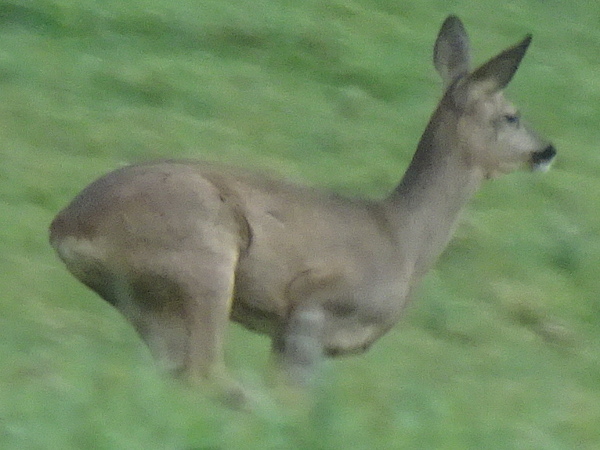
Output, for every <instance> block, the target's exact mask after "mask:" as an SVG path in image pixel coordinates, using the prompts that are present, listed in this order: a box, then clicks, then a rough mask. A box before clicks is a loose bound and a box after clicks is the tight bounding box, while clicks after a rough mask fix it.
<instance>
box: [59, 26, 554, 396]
mask: <svg viewBox="0 0 600 450" xmlns="http://www.w3.org/2000/svg"><path fill="white" fill-rule="evenodd" d="M529 41H530V38H529V37H528V38H526V39H525V40H523V41H522V42H521V43H519V44H517V45H516V46H514V47H511V48H509V49H508V50H506V51H504V52H502V53H501V54H499V55H498V56H496V57H495V58H493V59H492V60H490V61H489V62H488V63H486V64H484V65H483V66H481V67H480V68H479V69H477V70H476V71H474V72H471V73H469V71H468V70H469V48H468V47H469V43H468V38H467V35H466V33H465V32H464V29H463V26H462V24H461V22H460V21H459V20H458V19H457V18H456V17H453V16H450V17H449V18H448V19H447V20H446V21H445V22H444V25H443V26H442V29H441V30H440V34H439V36H438V39H437V42H436V46H435V51H434V62H435V66H436V68H437V69H438V72H440V74H441V75H442V78H443V80H444V83H445V86H446V92H445V95H444V97H443V98H442V100H441V102H440V104H439V106H438V108H437V109H436V111H435V112H434V114H433V116H432V118H431V120H430V122H429V124H428V126H427V128H426V130H425V132H424V134H423V137H422V139H421V141H420V143H419V145H418V148H417V151H416V153H415V155H414V158H413V160H412V162H411V164H410V166H409V168H408V170H407V172H406V174H405V175H404V177H403V179H402V181H401V182H400V184H399V185H398V186H397V187H396V189H394V190H393V191H392V193H391V194H390V195H389V196H388V197H387V198H385V199H383V200H381V201H369V200H360V199H348V198H343V197H340V196H338V195H335V194H333V193H329V192H323V191H320V190H316V189H312V188H308V187H302V186H297V185H294V184H290V183H287V182H285V181H279V180H275V179H271V178H268V177H264V176H259V175H254V174H250V173H247V172H245V171H243V170H238V169H233V168H224V167H218V166H215V165H210V164H206V163H201V162H195V161H159V162H151V163H146V164H140V165H135V166H130V167H125V168H123V169H120V170H117V171H114V172H112V173H109V174H108V175H106V176H104V177H102V178H100V179H99V180H97V181H95V182H94V183H92V184H91V185H89V186H88V187H87V188H85V189H84V190H83V191H82V192H81V193H80V194H79V195H78V196H77V197H76V198H75V199H74V200H73V201H72V203H71V204H70V205H69V206H67V207H66V208H65V209H64V210H63V211H61V212H60V213H59V214H58V216H57V217H56V218H55V220H54V222H53V223H52V225H51V228H50V240H51V243H52V245H53V247H54V248H55V249H56V251H57V252H58V254H59V256H60V258H61V259H62V260H63V261H64V262H65V264H66V266H67V268H68V269H69V270H70V271H71V272H72V273H73V274H74V275H75V276H76V277H77V278H79V279H80V280H81V281H82V282H83V283H85V284H86V285H87V286H89V287H90V288H91V289H93V290H94V291H96V292H97V293H98V294H99V295H101V296H102V297H103V298H104V299H106V300H107V301H108V302H109V303H111V304H112V305H114V306H115V307H116V308H117V309H119V310H120V311H121V312H122V313H123V314H124V315H125V316H126V317H127V318H128V319H129V320H130V321H131V323H132V324H133V325H134V326H135V328H136V329H137V330H138V332H139V333H140V335H141V336H142V338H143V339H144V340H145V341H146V342H147V343H148V345H149V347H150V349H151V350H152V352H153V354H154V355H155V356H156V358H157V359H158V360H159V361H161V362H162V363H163V364H164V365H165V366H166V367H167V368H169V369H171V370H173V371H175V372H182V373H184V374H185V375H186V376H187V377H189V378H190V379H192V380H200V379H209V380H216V381H217V382H218V383H219V384H223V385H225V389H226V390H227V389H230V390H235V389H237V388H236V387H234V385H233V384H231V383H230V382H228V381H226V380H227V378H226V376H225V375H224V368H223V339H224V335H225V330H226V326H227V322H228V320H229V319H230V318H231V319H233V320H235V321H237V322H239V323H241V324H243V325H245V326H246V327H248V328H250V329H252V330H254V331H258V332H261V333H265V334H267V335H269V336H271V338H272V340H273V351H274V353H275V355H276V357H277V358H276V359H277V360H278V362H279V363H280V365H281V367H282V369H283V371H284V372H285V373H287V375H288V377H289V378H291V379H292V380H293V381H296V382H298V383H300V384H303V383H307V382H308V381H309V380H310V378H311V376H312V375H311V374H312V373H313V369H314V366H315V364H316V363H317V361H318V360H319V358H320V356H321V355H341V354H347V353H355V352H361V351H364V350H365V349H367V348H368V347H369V346H370V345H371V344H372V343H373V342H374V341H376V340H377V339H378V338H379V337H380V336H381V335H382V334H384V333H385V332H386V331H387V330H388V329H389V328H390V327H392V326H393V325H394V324H395V323H397V321H398V320H399V319H400V317H401V315H402V312H403V310H404V308H405V305H406V304H407V302H408V300H409V298H410V294H411V292H412V291H413V290H414V287H415V286H416V284H417V283H418V282H419V281H420V279H421V278H422V277H423V275H424V274H425V273H426V272H427V270H428V269H429V268H430V267H431V265H432V264H433V263H434V262H435V260H436V258H437V257H438V256H439V254H440V253H441V252H442V251H443V249H444V247H445V246H446V244H447V242H448V240H449V239H450V236H451V233H452V231H453V229H454V226H455V223H456V221H457V218H458V216H459V213H460V211H461V210H462V208H463V207H464V205H465V204H466V202H467V201H468V200H469V198H470V197H471V196H472V195H473V194H474V192H475V191H476V190H477V189H478V188H479V186H480V185H481V183H482V182H483V181H484V180H485V179H486V178H490V177H494V176H497V175H499V174H501V173H505V172H509V171H512V170H514V169H516V168H518V167H519V166H522V165H524V164H528V165H530V166H531V167H540V166H543V165H547V163H549V161H550V160H551V159H552V157H553V156H554V153H555V151H554V148H553V147H552V146H551V145H550V144H548V143H547V142H546V141H545V140H543V139H541V138H540V137H539V136H538V135H536V134H535V133H533V132H532V131H531V130H529V129H528V127H527V126H526V125H525V124H523V123H522V122H520V121H519V123H516V119H515V115H516V114H517V113H516V110H515V108H514V107H513V106H512V105H511V104H510V103H509V102H508V101H507V100H506V99H505V98H504V96H503V95H502V89H503V88H504V87H505V85H506V84H507V83H508V82H509V81H510V79H511V78H512V76H513V74H514V72H515V71H516V69H517V67H518V65H519V63H520V61H521V58H522V57H523V55H524V53H525V50H526V49H527V46H528V44H529Z"/></svg>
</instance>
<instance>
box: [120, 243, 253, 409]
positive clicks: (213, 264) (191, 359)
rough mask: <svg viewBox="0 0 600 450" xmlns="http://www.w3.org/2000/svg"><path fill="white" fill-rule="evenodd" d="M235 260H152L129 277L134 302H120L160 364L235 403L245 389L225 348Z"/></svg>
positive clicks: (199, 255) (232, 255)
mask: <svg viewBox="0 0 600 450" xmlns="http://www.w3.org/2000/svg"><path fill="white" fill-rule="evenodd" d="M161 261H162V262H161ZM236 264H237V251H233V250H232V251H229V252H226V251H225V250H222V251H220V252H218V253H216V252H208V251H205V252H201V251H196V252H192V251H190V252H189V253H187V254H177V255H172V256H171V257H169V258H165V257H164V255H163V257H160V258H153V259H152V263H151V267H144V268H140V267H139V266H137V267H136V270H135V272H134V273H133V274H131V275H130V276H128V281H127V285H128V286H127V288H126V289H124V291H128V294H127V295H124V296H122V298H125V299H127V300H130V301H126V302H122V301H121V302H119V303H120V304H119V305H118V307H119V309H121V310H122V312H123V313H124V314H125V315H126V316H127V317H128V318H129V319H130V321H131V322H132V323H133V324H134V326H135V327H136V329H137V330H138V332H139V334H140V335H141V336H142V338H143V339H144V341H145V342H146V343H147V344H148V346H149V347H150V351H151V352H152V354H153V356H154V357H155V358H156V359H157V360H158V361H159V364H160V365H161V366H163V367H165V368H167V369H169V370H170V371H171V372H174V373H176V374H177V375H179V376H181V377H183V378H185V379H186V380H187V381H189V382H191V383H201V384H208V385H209V386H211V387H216V388H217V391H219V395H220V396H222V397H223V398H224V399H225V400H226V401H228V402H230V403H231V404H233V405H234V406H238V404H240V403H242V402H243V401H244V393H243V391H242V389H241V388H240V387H239V386H238V385H237V384H236V383H235V382H234V381H233V380H232V379H230V378H229V377H228V376H227V374H226V370H225V365H224V358H223V348H224V338H225V334H226V331H227V325H228V321H229V314H230V307H231V299H232V295H233V284H234V273H235V266H236Z"/></svg>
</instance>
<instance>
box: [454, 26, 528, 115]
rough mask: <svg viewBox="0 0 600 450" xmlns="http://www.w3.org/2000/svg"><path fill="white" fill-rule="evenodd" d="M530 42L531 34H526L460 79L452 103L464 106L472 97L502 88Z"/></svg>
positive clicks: (512, 73)
mask: <svg viewBox="0 0 600 450" xmlns="http://www.w3.org/2000/svg"><path fill="white" fill-rule="evenodd" d="M530 43H531V35H530V34H528V35H527V36H526V37H525V39H523V40H522V41H521V42H519V43H518V44H516V45H514V46H513V47H510V48H508V49H506V50H504V51H503V52H502V53H500V54H498V55H497V56H495V57H493V58H492V59H490V60H489V61H488V62H486V63H485V64H483V65H482V66H480V67H479V68H477V69H476V70H475V71H474V72H472V73H471V74H470V75H469V76H468V77H466V78H463V79H462V80H460V81H459V82H458V83H457V84H456V85H455V86H454V91H453V93H452V97H453V99H454V103H455V104H456V105H457V106H458V107H459V108H466V107H467V105H468V103H469V101H471V100H472V99H473V98H477V97H478V96H479V95H483V94H488V95H489V94H491V93H495V92H498V91H500V90H502V89H504V88H505V87H506V85H507V84H508V83H509V82H510V80H511V79H512V77H513V75H514V74H515V72H516V71H517V69H518V68H519V64H521V60H522V59H523V56H525V52H526V51H527V47H529V44H530Z"/></svg>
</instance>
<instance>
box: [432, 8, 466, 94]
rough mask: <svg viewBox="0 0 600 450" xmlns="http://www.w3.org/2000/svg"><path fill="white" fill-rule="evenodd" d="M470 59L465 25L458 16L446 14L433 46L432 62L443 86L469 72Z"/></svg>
mask: <svg viewBox="0 0 600 450" xmlns="http://www.w3.org/2000/svg"><path fill="white" fill-rule="evenodd" d="M470 60H471V52H470V49H469V36H467V32H466V31H465V27H464V26H463V24H462V22H461V21H460V19H459V18H458V17H456V16H448V17H447V18H446V20H445V21H444V23H443V24H442V27H441V28H440V32H439V33H438V37H437V39H436V41H435V46H434V47H433V64H434V66H435V68H436V70H437V71H438V73H439V74H440V76H441V77H442V80H443V81H444V86H445V87H448V86H450V85H451V84H452V83H453V82H454V81H455V80H456V79H457V78H459V77H461V76H464V75H466V74H467V73H469V67H470V62H471V61H470Z"/></svg>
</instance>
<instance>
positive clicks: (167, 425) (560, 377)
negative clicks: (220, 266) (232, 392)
mask: <svg viewBox="0 0 600 450" xmlns="http://www.w3.org/2000/svg"><path fill="white" fill-rule="evenodd" d="M404 3H408V2H399V1H397V0H355V1H352V0H326V1H306V2H297V1H294V2H291V1H283V0H279V1H262V0H253V1H242V0H238V1H235V2H233V1H212V0H205V1H202V2H199V1H197V0H179V1H177V2H168V1H166V0H145V1H142V0H128V1H127V2H123V1H116V0H113V1H104V2H96V1H93V0H77V1H75V0H54V1H52V0H31V1H28V2H18V1H17V0H15V1H14V2H4V1H1V2H0V24H1V25H2V26H1V27H0V42H2V45H1V46H0V83H1V89H0V136H1V139H2V146H1V147H0V161H1V164H0V217H1V218H2V224H3V225H2V227H0V245H1V246H2V252H1V254H0V285H1V286H2V287H3V289H2V296H1V302H0V446H1V447H2V448H32V449H33V448H40V449H41V448H61V449H66V448H106V449H113V448H115V449H116V448H128V449H136V448H139V449H142V448H144V449H147V448H165V449H166V448H170V449H183V448H300V447H304V448H317V447H321V448H349V449H361V448H409V449H410V448H440V449H446V448H447V449H456V448H474V449H480V448H486V449H493V448H498V449H506V448H520V449H529V448H531V449H534V448H535V449H539V448H545V449H572V448H590V449H591V448H597V447H598V445H600V429H599V428H598V426H597V424H598V423H600V306H599V303H598V301H597V293H598V292H599V291H600V289H599V288H600V286H599V284H600V282H599V281H598V276H597V267H598V255H599V253H600V239H599V235H600V234H599V229H598V228H599V226H598V223H599V222H600V221H599V220H598V213H597V208H596V207H595V205H596V204H597V199H598V197H599V195H600V183H599V182H598V181H597V179H596V174H597V173H598V170H599V169H600V157H599V156H598V155H599V154H598V150H597V148H596V147H597V143H598V142H599V138H600V131H599V128H598V126H597V124H598V123H599V119H600V115H599V113H598V107H597V105H598V104H599V100H600V98H599V97H600V77H598V63H597V55H598V54H599V53H600V31H598V30H600V26H599V25H600V24H599V23H598V17H599V16H600V8H599V7H598V6H597V5H595V4H594V3H593V2H561V1H558V0H547V1H535V0H529V1H525V2H512V1H509V2H503V3H500V4H499V3H498V2H489V4H488V5H483V4H482V2H479V1H474V0H473V1H451V2H448V1H441V0H438V1H434V0H424V1H421V2H418V3H414V4H409V5H405V4H404ZM579 3H580V4H582V5H583V4H584V3H587V5H586V6H577V4H579ZM574 4H575V5H574ZM450 12H454V13H457V14H459V15H460V16H461V17H462V18H463V20H464V22H465V23H466V25H467V28H468V30H469V31H470V34H471V37H472V41H473V44H474V47H475V56H476V58H475V59H476V61H481V60H482V58H487V57H490V56H492V55H493V53H494V52H497V51H499V50H500V49H502V48H503V47H504V46H507V45H509V44H512V43H513V42H516V41H517V40H518V39H519V38H521V37H522V35H524V34H525V33H526V32H533V33H534V36H535V40H534V44H533V46H532V48H531V51H530V54H529V55H528V56H527V58H526V60H525V63H524V65H523V67H522V69H521V70H520V72H519V74H518V75H517V77H516V79H515V83H514V85H513V86H512V87H511V95H512V97H513V98H514V99H515V100H516V101H517V103H518V104H519V105H520V106H521V107H522V109H523V110H524V111H525V113H526V115H527V117H528V118H529V119H530V120H531V121H533V122H534V123H535V124H536V126H537V128H538V129H540V130H541V131H543V132H544V133H545V134H548V135H549V136H551V137H552V139H553V140H554V141H555V144H556V145H557V147H558V149H559V151H561V153H560V159H559V161H558V162H557V164H556V166H555V169H554V170H553V171H552V172H551V173H550V174H548V175H547V176H543V177H541V176H537V175H531V174H515V175H511V176H510V177H507V178H504V179H502V180H498V181H495V182H493V183H489V184H488V185H487V186H486V187H485V189H484V190H483V191H482V192H481V193H480V194H479V195H478V197H477V198H476V199H475V201H474V202H473V204H472V205H471V207H470V208H469V210H468V212H467V213H466V214H465V217H464V221H463V225H462V227H461V229H460V230H459V233H458V236H457V238H456V239H455V240H454V241H453V243H452V244H451V246H450V248H449V249H448V251H447V252H446V254H445V255H444V257H443V258H442V260H441V261H440V263H439V264H438V266H437V268H436V269H435V270H434V271H433V272H432V273H431V274H430V276H429V277H428V278H427V280H426V282H425V283H424V286H423V288H422V289H421V293H420V296H419V301H418V302H417V303H416V304H415V305H414V306H413V307H412V309H411V310H410V311H409V313H408V315H407V317H406V319H405V321H404V322H403V323H402V324H401V326H399V327H397V328H396V329H395V330H394V331H393V332H391V333H390V334H389V335H388V336H386V337H385V338H384V339H382V341H381V342H380V343H378V344H377V345H376V346H375V347H374V348H373V350H372V351H370V352H369V353H368V354H366V355H364V356H361V357H357V358H350V359H347V360H343V361H339V362H332V363H330V364H328V366H327V372H328V374H329V375H328V377H329V378H328V383H327V386H326V387H325V388H324V389H323V391H324V392H323V394H322V402H321V405H320V406H319V408H318V409H317V411H316V412H315V421H314V422H315V423H313V424H308V426H299V425H297V424H294V421H293V420H292V419H290V418H286V416H285V414H282V413H281V411H278V410H277V408H276V407H275V406H274V405H273V404H272V403H271V402H270V401H269V400H268V397H266V396H265V404H264V410H263V411H261V412H259V413H256V414H253V415H241V414H237V413H232V412H230V411H227V410H223V409H220V407H219V406H217V405H214V404H212V403H211V402H210V401H208V400H206V399H204V398H203V397H202V395H200V394H198V393H194V392H190V391H187V390H185V389H184V388H182V387H181V386H178V385H173V384H171V383H169V382H168V381H165V380H163V379H161V378H160V377H159V376H158V374H157V373H156V371H155V369H154V368H153V366H152V362H151V360H150V358H149V355H148V353H147V351H146V350H145V348H144V347H143V345H142V344H141V343H140V342H139V340H138V339H137V337H136V336H135V334H134V332H133V331H132V330H131V329H130V327H129V326H128V325H127V324H126V323H125V321H124V320H123V319H122V318H121V317H120V316H119V315H118V314H117V313H115V312H114V311H113V310H111V309H110V308H109V307H108V306H107V305H105V304H104V303H103V302H101V301H99V300H98V299H97V298H96V297H95V296H94V295H93V294H92V293H91V292H89V291H87V290H86V289H85V288H83V286H80V285H79V284H77V283H76V282H75V281H74V279H72V277H70V276H69V275H68V274H67V273H66V271H65V270H64V269H63V268H62V267H61V265H60V264H59V263H58V262H57V260H56V259H55V257H54V255H53V254H52V252H51V250H50V248H49V246H48V245H47V242H46V228H47V225H48V223H49V221H50V220H51V218H52V216H53V214H55V212H56V211H57V210H58V209H59V208H60V207H62V206H63V205H64V204H65V203H66V202H67V201H68V200H69V199H70V198H71V197H72V196H73V195H74V194H75V193H76V192H77V191H78V190H79V189H81V188H82V187H83V186H84V185H85V184H87V183H88V182H89V181H91V180H92V179H93V178H95V177H96V176H98V175H100V174H102V173H105V172H106V171H108V170H111V169H113V168H115V167H117V166H119V165H121V164H124V163H128V162H133V161H139V160H144V159H148V158H153V157H202V158H205V159H212V160H221V161H229V162H234V163H236V164H238V165H245V166H256V167H267V168H269V169H271V170H273V171H275V172H279V173H281V174H283V175H286V176H288V177H290V178H292V179H297V180H302V181H305V182H307V183H311V184H315V185H321V186H324V187H328V188H331V189H335V190H338V191H340V192H351V193H362V194H364V195H381V194H383V193H384V192H386V190H388V189H390V187H391V186H392V185H393V183H394V182H396V181H397V179H398V178H399V176H400V174H401V172H402V170H403V168H404V167H405V166H406V164H407V162H408V160H409V158H410V156H411V153H412V149H413V148H414V146H415V144H416V142H417V140H418V138H419V135H420V133H421V131H422V129H423V127H424V125H425V123H426V121H427V118H428V115H429V114H430V112H431V110H432V108H433V106H434V105H435V102H436V99H437V98H438V97H439V92H438V89H439V84H438V82H437V78H436V75H435V73H434V71H433V69H432V67H431V63H430V61H431V47H432V44H433V39H434V38H435V34H436V32H437V29H438V26H439V24H440V23H441V21H442V20H443V18H444V17H445V15H446V14H448V13H450ZM231 335H232V339H231V345H230V349H229V360H230V365H231V366H232V367H233V368H234V370H235V372H236V374H237V376H238V377H239V378H242V379H243V380H244V382H245V383H246V384H248V385H250V386H254V388H255V389H256V390H259V391H261V392H265V393H268V391H267V390H265V389H264V388H263V387H262V384H261V381H260V380H261V379H262V371H263V366H264V365H265V362H266V359H267V357H266V353H267V349H268V342H267V341H266V340H265V339H263V338H261V337H256V336H253V335H250V333H248V332H246V331H245V330H241V329H238V328H236V327H232V330H231ZM305 425H306V424H305Z"/></svg>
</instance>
